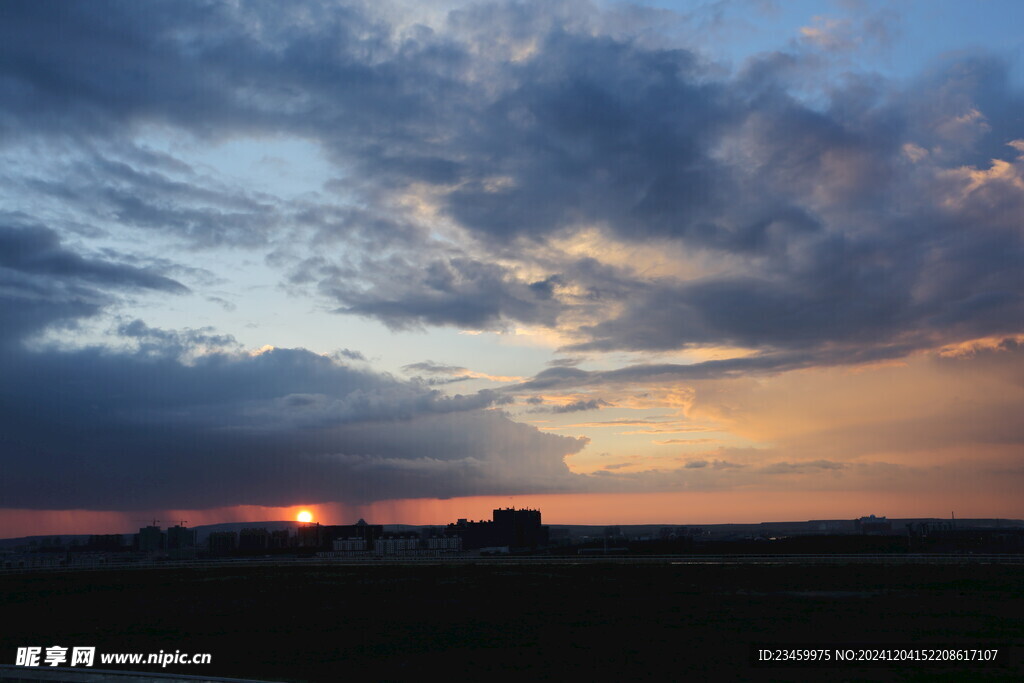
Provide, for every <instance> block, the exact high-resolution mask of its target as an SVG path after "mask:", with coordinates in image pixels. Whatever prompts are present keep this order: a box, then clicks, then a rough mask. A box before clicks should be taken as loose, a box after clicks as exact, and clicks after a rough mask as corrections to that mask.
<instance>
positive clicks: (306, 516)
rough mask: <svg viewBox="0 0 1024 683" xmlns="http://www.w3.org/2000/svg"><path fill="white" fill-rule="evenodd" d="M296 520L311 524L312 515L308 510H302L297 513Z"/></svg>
mask: <svg viewBox="0 0 1024 683" xmlns="http://www.w3.org/2000/svg"><path fill="white" fill-rule="evenodd" d="M296 519H297V520H299V521H300V522H312V521H313V513H312V512H310V511H309V510H303V511H302V512H300V513H299V515H298V517H296Z"/></svg>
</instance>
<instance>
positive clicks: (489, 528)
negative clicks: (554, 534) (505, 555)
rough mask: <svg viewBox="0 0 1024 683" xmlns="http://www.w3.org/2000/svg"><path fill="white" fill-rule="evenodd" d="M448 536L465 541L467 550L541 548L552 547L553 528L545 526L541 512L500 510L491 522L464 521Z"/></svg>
mask: <svg viewBox="0 0 1024 683" xmlns="http://www.w3.org/2000/svg"><path fill="white" fill-rule="evenodd" d="M447 534H448V535H450V536H458V537H459V538H461V539H462V547H463V548H464V549H466V550H477V549H480V548H510V549H511V548H537V547H540V546H545V545H547V544H548V536H549V529H548V527H546V526H543V525H542V524H541V517H540V510H530V509H525V508H524V509H521V510H517V509H515V508H500V509H496V510H494V511H493V512H492V515H491V520H490V521H479V522H471V521H468V520H466V519H460V520H459V521H458V522H456V523H455V524H449V525H448V529H447Z"/></svg>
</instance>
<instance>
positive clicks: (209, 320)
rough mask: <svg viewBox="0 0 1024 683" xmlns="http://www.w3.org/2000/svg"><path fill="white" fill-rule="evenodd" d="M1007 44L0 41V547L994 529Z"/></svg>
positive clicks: (999, 450)
mask: <svg viewBox="0 0 1024 683" xmlns="http://www.w3.org/2000/svg"><path fill="white" fill-rule="evenodd" d="M1022 23H1024V5H1021V4H1020V3H1018V2H1015V1H1008V2H996V1H987V2H941V1H930V2H914V1H908V2H901V3H891V4H890V3H878V2H868V1H853V0H846V1H837V2H826V1H824V0H819V1H817V2H805V1H793V2H772V1H768V0H749V1H730V0H719V1H715V2H687V3H684V2H657V3H653V2H652V3H637V4H628V3H608V2H598V1H596V0H595V1H589V0H566V1H561V0H553V1H552V0H545V1H543V2H541V1H538V2H500V1H499V2H442V1H440V0H433V1H430V2H405V1H399V0H391V1H389V0H384V1H374V2H326V1H324V2H314V1H308V2H290V3H284V4H282V3H269V2H244V1H236V2H199V1H194V2H173V3H171V2H147V3H135V2H91V3H70V2H49V1H46V0H42V1H40V0H33V1H31V2H28V1H18V0H12V1H8V2H4V3H2V4H0V536H19V535H27V534H36V533H52V534H56V533H89V532H94V533H101V532H128V531H132V530H134V529H135V528H138V527H139V526H142V525H143V524H145V523H146V521H147V520H151V519H159V520H161V521H162V523H163V525H168V524H172V523H175V522H177V521H181V520H185V521H188V523H189V524H190V525H196V524H205V523H215V522H225V521H248V520H252V521H258V520H270V519H294V517H295V514H296V513H297V511H298V510H300V509H308V510H311V511H313V512H314V515H315V518H316V519H318V520H319V521H323V522H328V523H351V522H352V521H354V519H355V518H358V517H360V516H362V517H366V518H367V519H368V520H370V521H373V522H375V523H409V524H441V523H447V522H451V521H454V520H455V519H456V518H459V517H466V518H474V519H478V518H487V517H489V515H490V510H491V509H492V508H494V507H498V506H508V505H515V506H520V507H523V506H530V507H539V508H540V509H541V510H542V512H543V513H544V521H545V522H546V523H555V524H558V523H563V524H569V523H571V524H586V523H593V524H613V523H621V524H629V523H677V524H687V523H704V524H709V523H716V522H719V523H725V522H758V521H769V520H785V519H850V518H854V517H859V516H862V515H868V514H877V515H888V516H889V517H945V516H948V515H949V514H951V513H954V512H955V514H956V515H957V516H958V517H1009V518H1020V517H1024V509H1022V505H1021V503H1020V500H1021V498H1020V495H1019V494H1020V491H1021V490H1024V421H1022V420H1020V415H1021V414H1022V413H1024V268H1022V267H1021V266H1022V264H1024V219H1022V216H1024V115H1022V113H1021V112H1024V79H1022V75H1024V73H1022V66H1024V65H1022V45H1024V39H1022V38H1021V37H1020V32H1019V30H1015V29H1016V27H1019V26H1020V25H1022Z"/></svg>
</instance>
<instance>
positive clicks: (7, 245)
mask: <svg viewBox="0 0 1024 683" xmlns="http://www.w3.org/2000/svg"><path fill="white" fill-rule="evenodd" d="M109 257H110V255H109V254H108V258H92V257H87V256H83V255H81V254H80V253H78V252H77V251H75V250H73V249H70V248H68V247H66V246H64V245H63V243H62V241H61V239H60V237H59V236H58V235H57V233H56V232H54V231H53V230H50V229H49V228H46V227H44V226H39V225H11V224H7V225H2V224H0V344H16V343H18V342H20V341H22V340H23V339H24V338H25V337H27V336H28V335H31V334H34V333H37V332H41V331H43V330H44V329H46V328H47V327H50V326H52V325H64V326H71V325H74V324H75V322H76V321H78V320H80V319H83V318H88V317H91V316H94V315H96V314H97V313H99V312H100V311H101V310H103V309H104V308H105V307H106V306H108V305H109V304H111V303H112V302H113V301H114V299H115V292H117V291H119V290H120V291H124V290H127V291H145V290H150V291H156V292H163V293H169V294H183V293H185V292H188V291H189V290H188V288H187V287H185V286H184V285H183V284H181V283H180V282H178V281H176V280H173V279H171V278H168V277H166V276H164V275H161V274H160V273H159V272H158V271H156V270H153V269H149V268H138V267H135V266H132V265H127V264H124V263H118V262H116V261H113V260H110V259H109Z"/></svg>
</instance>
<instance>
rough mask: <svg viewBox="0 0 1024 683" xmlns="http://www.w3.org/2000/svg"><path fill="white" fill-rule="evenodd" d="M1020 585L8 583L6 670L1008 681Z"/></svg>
mask: <svg viewBox="0 0 1024 683" xmlns="http://www.w3.org/2000/svg"><path fill="white" fill-rule="evenodd" d="M1022 579H1024V569H1022V568H1020V567H1013V566H987V565H982V566H946V567H943V566H937V567H936V566H897V567H888V566H857V565H850V566H838V567H831V566H814V567H773V566H723V567H708V566H681V567H679V566H622V565H614V566H608V565H592V566H544V567H516V566H510V567H500V566H499V567H494V566H453V567H445V566H431V567H338V568H327V567H263V568H230V569H190V570H176V571H170V570H150V571H127V572H82V573H67V574H22V575H6V576H0V589H2V592H0V619H2V627H0V641H2V642H0V663H4V664H14V661H15V651H16V648H17V647H19V646H26V645H38V646H42V647H44V648H45V647H47V646H51V645H63V646H67V647H72V646H76V645H78V646H83V645H84V646H90V645H94V646H96V648H97V652H98V653H101V652H147V653H148V652H158V651H159V650H163V651H165V652H168V651H170V652H173V651H174V650H181V651H182V652H210V653H212V655H213V658H212V663H211V664H209V665H205V666H177V667H174V666H170V667H168V668H167V669H165V670H164V671H174V672H177V673H182V674H191V675H210V676H229V677H239V678H245V677H249V678H259V679H267V680H279V681H365V680H414V679H416V680H419V679H424V678H428V677H432V676H431V674H440V675H442V676H443V677H444V678H446V679H447V680H453V681H459V680H488V679H495V678H497V679H502V680H508V679H513V678H515V679H520V678H521V679H524V680H529V679H535V678H540V679H565V678H567V677H572V678H573V679H576V678H582V679H583V680H615V681H619V680H638V679H639V680H643V679H657V680H665V679H666V678H668V679H669V680H673V679H676V680H683V679H685V680H737V679H740V680H743V679H758V680H761V679H777V680H824V679H831V680H892V679H896V680H929V681H931V680H1014V679H1017V680H1020V679H1021V678H1022V676H1024V669H1022V668H1021V654H1022V653H1024V617H1022V615H1024V590H1022V589H1024V580H1022ZM751 643H766V644H769V643H776V644H781V645H787V644H788V645H794V644H796V643H818V644H822V645H838V644H840V643H876V644H878V643H900V644H904V645H906V644H918V645H923V646H929V645H937V644H945V645H948V644H959V645H963V646H966V647H974V648H987V647H988V648H990V647H997V646H998V647H1002V648H1003V651H1002V652H1001V656H1002V658H1003V660H1004V661H1005V662H1007V663H1008V664H1009V665H1006V664H1004V665H1002V666H995V667H992V666H989V667H985V668H979V667H972V666H969V665H954V666H953V667H951V668H925V667H922V666H920V665H918V666H913V665H908V664H903V665H900V666H887V667H884V668H867V667H854V666H849V665H844V666H839V667H836V668H828V669H820V668H819V669H798V668H752V666H751V663H750V658H749V650H750V645H751ZM1007 648H1008V649H1007ZM97 666H99V663H98V661H97ZM109 668H114V667H109ZM133 668H135V669H144V670H151V671H160V669H159V667H152V666H150V667H144V666H143V667H139V666H136V667H133Z"/></svg>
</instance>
